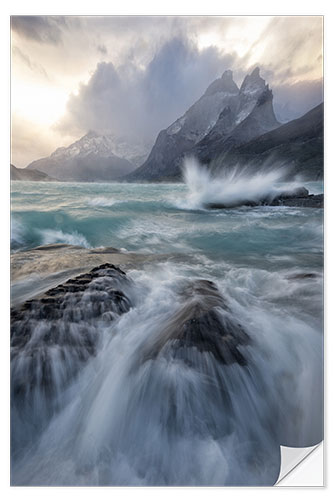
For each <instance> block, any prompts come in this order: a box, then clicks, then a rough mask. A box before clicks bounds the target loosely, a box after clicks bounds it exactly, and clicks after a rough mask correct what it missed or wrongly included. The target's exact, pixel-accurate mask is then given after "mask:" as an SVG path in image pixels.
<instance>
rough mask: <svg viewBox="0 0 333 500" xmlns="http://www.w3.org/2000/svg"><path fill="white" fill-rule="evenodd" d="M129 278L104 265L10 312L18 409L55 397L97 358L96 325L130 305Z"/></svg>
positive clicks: (110, 318)
mask: <svg viewBox="0 0 333 500" xmlns="http://www.w3.org/2000/svg"><path fill="white" fill-rule="evenodd" d="M128 283H129V280H128V278H127V277H126V274H125V273H124V272H123V271H121V270H120V269H119V268H117V267H115V266H113V265H112V264H104V265H101V266H99V267H96V268H94V269H92V270H91V271H90V272H88V273H85V274H81V275H79V276H77V277H76V278H73V279H69V280H67V281H66V282H65V283H64V284H61V285H59V286H57V287H55V288H52V289H50V290H48V291H47V292H46V293H44V294H43V295H42V296H40V297H39V298H36V299H34V300H29V301H27V302H25V303H24V304H23V305H22V306H21V307H19V308H13V309H12V311H11V370H12V375H11V388H12V395H13V400H12V402H13V403H14V404H15V403H17V402H18V401H22V400H24V399H26V398H33V397H34V396H36V395H37V397H39V396H38V393H41V394H43V396H47V397H48V396H55V395H56V394H57V393H58V392H59V391H61V390H62V389H64V388H65V387H66V385H67V384H68V382H69V380H71V379H72V378H73V377H74V376H75V375H76V373H77V372H78V371H79V369H80V368H81V367H82V366H83V365H84V363H85V362H86V361H87V360H88V359H89V358H90V357H91V356H94V355H95V354H96V349H97V345H98V342H99V340H100V339H99V334H98V329H97V324H100V322H103V323H104V324H105V325H108V324H109V323H111V322H112V321H113V320H114V319H116V318H117V317H119V316H120V315H121V314H123V313H125V312H127V311H128V310H129V309H130V307H131V303H130V300H129V299H128V297H127V296H126V295H125V293H124V292H123V291H122V289H124V286H126V285H127V286H128Z"/></svg>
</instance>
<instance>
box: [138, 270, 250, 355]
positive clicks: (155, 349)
mask: <svg viewBox="0 0 333 500" xmlns="http://www.w3.org/2000/svg"><path fill="white" fill-rule="evenodd" d="M182 297H183V298H185V301H184V303H183V304H182V305H181V307H180V309H179V310H178V311H177V313H176V314H175V315H174V316H173V317H172V318H171V319H170V321H168V322H167V323H166V324H165V326H164V328H161V330H160V333H159V334H158V336H157V338H156V339H155V341H154V342H153V344H152V345H150V346H149V347H148V348H146V349H145V352H144V356H143V358H144V360H147V359H154V358H156V357H157V356H159V355H160V354H162V353H163V352H165V350H166V351H168V352H170V350H169V348H170V349H171V351H172V352H173V353H174V354H175V355H177V356H178V355H179V353H180V352H181V351H183V350H184V349H185V350H187V349H190V348H195V349H197V350H198V351H199V352H201V353H210V354H211V355H212V356H214V358H215V359H216V360H217V361H218V362H220V363H222V364H225V365H229V364H233V363H237V364H239V365H246V364H247V362H246V358H245V356H244V354H243V353H242V349H241V347H242V346H245V345H247V344H249V343H250V337H249V335H248V334H247V333H246V332H245V330H244V329H243V327H242V326H241V325H240V324H239V323H238V322H237V320H236V319H235V318H234V317H233V315H232V313H231V311H230V308H229V306H228V305H227V303H226V300H225V299H224V298H223V297H222V295H221V294H220V293H219V291H218V289H217V287H216V285H215V284H214V283H213V282H212V281H208V280H196V281H194V282H192V283H191V284H190V285H188V286H187V287H186V288H185V289H184V290H183V292H182ZM177 351H178V354H177Z"/></svg>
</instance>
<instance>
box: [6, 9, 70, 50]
mask: <svg viewBox="0 0 333 500" xmlns="http://www.w3.org/2000/svg"><path fill="white" fill-rule="evenodd" d="M65 25H66V20H65V18H64V17H60V16H12V17H11V28H12V30H13V31H15V32H16V33H18V34H20V35H21V36H23V37H25V38H28V39H31V40H34V41H36V42H42V43H48V44H54V45H57V44H59V43H60V41H61V37H62V27H64V26H65Z"/></svg>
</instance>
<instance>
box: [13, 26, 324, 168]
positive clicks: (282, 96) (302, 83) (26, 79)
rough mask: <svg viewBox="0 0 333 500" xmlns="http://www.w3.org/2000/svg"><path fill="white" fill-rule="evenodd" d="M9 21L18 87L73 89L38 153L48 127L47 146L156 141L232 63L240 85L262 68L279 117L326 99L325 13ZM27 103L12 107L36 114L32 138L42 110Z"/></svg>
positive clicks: (50, 91)
mask: <svg viewBox="0 0 333 500" xmlns="http://www.w3.org/2000/svg"><path fill="white" fill-rule="evenodd" d="M11 24H12V43H13V47H15V49H14V51H13V58H12V83H13V84H14V85H13V86H16V87H17V88H19V89H20V88H27V87H29V89H30V88H32V87H35V88H36V89H38V88H45V89H46V88H47V89H48V94H49V95H50V96H52V94H54V95H55V97H56V94H57V93H59V91H61V93H62V94H63V95H65V96H68V106H67V110H66V113H65V115H64V116H63V117H62V118H61V114H60V113H61V112H62V111H61V110H62V109H63V107H62V106H61V107H59V113H58V115H57V117H56V120H57V123H56V124H55V125H53V126H50V128H48V129H47V130H45V133H44V134H43V137H44V138H45V142H43V147H42V146H41V147H40V151H39V134H38V133H36V136H35V140H34V150H35V154H36V157H38V156H41V155H42V154H45V147H44V145H45V144H46V142H47V139H46V138H47V133H48V134H49V137H50V140H49V151H48V154H49V153H51V152H52V150H53V149H54V144H55V137H58V138H59V144H57V146H58V145H59V146H60V145H63V144H65V142H66V140H65V138H66V137H69V135H70V136H71V137H74V138H75V139H77V138H79V136H80V135H83V134H84V133H85V132H86V131H87V130H89V129H95V130H97V131H101V132H103V131H110V132H115V133H118V134H122V135H126V136H132V137H133V138H135V139H142V140H148V141H151V140H154V139H155V137H156V135H157V133H158V132H159V131H160V130H161V129H163V128H165V127H167V126H168V125H169V124H170V123H172V121H174V120H175V119H176V118H178V117H179V116H181V115H182V114H183V113H184V112H185V111H186V110H187V109H188V108H189V107H190V106H191V105H192V104H193V103H194V101H195V100H197V99H198V98H199V97H200V96H201V95H202V93H203V92H204V91H205V89H206V88H207V86H208V85H209V84H210V83H211V82H212V81H213V80H214V79H215V78H217V77H219V76H220V75H221V73H222V72H223V71H224V70H225V69H228V68H230V69H232V70H233V72H234V79H235V81H236V83H237V84H238V85H239V84H240V83H241V81H242V79H243V78H244V76H245V75H246V74H247V73H248V72H249V71H251V69H252V68H253V67H254V66H257V65H258V66H260V68H261V74H262V76H263V77H264V78H265V79H266V81H267V82H268V83H269V84H270V87H271V88H272V89H273V93H274V102H275V109H276V111H277V114H278V116H279V119H280V120H283V121H285V120H286V119H292V118H295V117H296V116H300V115H301V114H302V113H303V112H306V111H307V110H308V109H309V108H311V107H313V106H314V105H316V104H317V103H318V100H319V99H321V90H320V87H321V77H322V18H321V17H320V16H294V17H284V16H277V17H269V16H241V17H231V16H228V17H223V16H192V17H191V16H188V17H187V16H183V17H172V16H154V17H150V16H113V17H112V16H65V17H60V16H13V17H12V18H11ZM45 74H46V75H47V76H48V79H47V78H46V77H45ZM80 82H81V84H80ZM316 82H317V83H316ZM318 82H319V83H318ZM37 93H38V91H37ZM13 95H14V94H13ZM15 95H17V94H15ZM50 99H51V100H52V97H50ZM19 101H20V102H19V103H15V102H14V101H13V107H14V108H15V111H17V112H18V113H19V114H20V115H21V117H24V118H28V119H29V120H31V121H30V122H29V123H30V124H29V125H28V124H27V126H28V127H29V128H30V130H29V131H27V134H28V135H29V137H30V138H31V140H33V136H32V134H31V131H32V130H36V131H37V128H38V127H37V123H35V125H36V127H34V126H33V120H34V119H35V115H36V113H34V112H33V111H34V108H33V107H32V106H31V102H29V99H19ZM16 104H18V105H16ZM307 108H308V109H307ZM46 111H47V110H45V114H46ZM53 111H54V106H53V107H52V113H53ZM53 119H54V118H53V115H52V120H53ZM50 122H51V121H50ZM50 122H48V123H50ZM48 126H49V125H48ZM20 130H21V129H20ZM21 146H22V148H23V147H28V146H27V144H25V145H24V144H23V143H21ZM30 150H31V151H32V148H31V147H30V146H29V151H30ZM38 151H39V152H38ZM19 154H20V155H21V156H22V157H23V156H24V150H23V149H22V151H20V152H19ZM28 156H29V159H30V153H29V155H27V158H28Z"/></svg>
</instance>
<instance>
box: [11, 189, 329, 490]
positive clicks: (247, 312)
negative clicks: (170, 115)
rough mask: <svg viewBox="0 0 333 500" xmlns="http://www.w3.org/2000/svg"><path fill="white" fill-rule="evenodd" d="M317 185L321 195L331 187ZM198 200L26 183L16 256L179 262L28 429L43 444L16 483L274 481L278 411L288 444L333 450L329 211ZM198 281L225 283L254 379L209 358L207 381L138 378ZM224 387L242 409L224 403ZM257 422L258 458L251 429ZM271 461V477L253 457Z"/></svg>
mask: <svg viewBox="0 0 333 500" xmlns="http://www.w3.org/2000/svg"><path fill="white" fill-rule="evenodd" d="M303 185H305V186H306V187H307V188H308V189H309V191H310V193H314V194H317V193H320V192H322V183H315V182H313V183H307V184H303ZM195 190H198V186H196V187H195ZM195 190H194V191H195ZM194 191H193V186H192V187H191V185H190V184H149V185H148V184H117V183H114V184H92V183H57V182H54V183H36V182H12V198H11V203H12V205H11V213H12V221H11V228H12V251H13V252H20V251H22V250H28V249H31V248H34V247H36V246H39V245H46V244H51V243H66V244H70V245H79V246H83V247H86V248H96V247H115V248H118V249H122V250H123V251H124V252H125V251H126V252H136V253H152V254H161V255H162V254H163V255H164V256H165V255H170V256H175V255H178V256H179V259H178V261H177V263H175V262H174V261H173V262H171V261H168V259H167V258H164V259H163V260H161V262H159V263H154V264H151V265H147V266H146V267H145V268H144V269H140V270H138V269H133V270H131V271H130V272H129V273H128V275H129V277H130V278H131V279H132V280H133V282H134V283H135V287H136V288H135V291H133V294H134V295H133V296H135V297H136V298H134V302H135V301H136V302H135V303H136V307H135V308H134V309H132V310H131V311H130V312H129V313H127V314H125V315H124V316H122V317H121V318H120V319H119V321H118V322H117V323H116V324H115V326H112V327H110V329H105V327H103V329H101V336H102V338H103V341H102V342H101V348H100V350H99V353H98V354H97V356H96V357H95V358H94V359H93V360H92V361H91V362H90V363H88V366H87V367H86V369H85V370H83V372H82V373H81V375H79V376H78V378H77V379H76V381H75V383H74V384H73V385H72V388H71V389H70V390H72V393H71V395H72V397H71V398H67V399H66V398H65V397H64V402H63V405H62V406H61V405H60V406H61V409H60V411H58V412H57V413H56V414H55V415H54V416H52V417H48V420H47V422H46V423H44V427H43V432H42V433H41V434H40V435H39V436H38V438H37V437H36V434H35V433H34V431H33V430H31V427H29V429H28V428H27V429H25V428H24V425H25V424H24V422H22V421H19V420H17V421H16V420H15V423H14V427H15V425H16V426H17V427H19V426H21V431H22V432H23V433H24V432H27V433H31V436H32V437H31V441H33V442H34V445H33V446H32V445H31V442H29V443H28V444H26V445H25V446H23V449H19V451H17V454H16V455H15V459H14V460H13V468H12V476H13V482H14V483H15V484H56V485H61V484H121V485H124V484H135V485H152V484H155V485H156V484H157V485H170V484H171V485H177V484H183V485H184V484H189V485H194V484H201V485H223V484H235V485H238V484H274V482H275V481H276V479H277V474H278V464H279V450H277V448H276V446H275V444H276V442H275V441H274V440H272V439H271V436H272V435H273V434H274V431H273V429H274V426H275V423H276V421H277V420H276V419H277V412H278V414H279V416H280V417H279V418H280V420H281V422H282V424H281V428H282V427H283V426H284V425H285V432H284V434H283V433H282V434H283V443H282V442H281V443H280V444H286V445H290V446H310V445H312V444H315V443H316V442H319V441H320V440H321V438H322V345H323V340H322V329H323V325H322V323H323V321H322V320H323V318H322V311H323V210H322V209H312V208H293V207H269V206H262V207H238V208H229V209H224V210H207V209H205V208H204V206H205V205H204V204H203V203H202V200H201V199H200V197H199V198H198V197H196V196H194V195H195V192H194ZM207 192H208V196H209V190H208V191H207V190H206V195H207ZM194 279H209V280H211V281H213V282H214V283H215V284H216V285H217V287H218V289H219V291H220V292H221V294H222V295H223V297H225V299H226V300H227V302H228V304H229V305H230V307H231V310H232V315H233V317H234V318H235V319H236V320H237V321H238V322H239V323H240V324H241V325H242V326H243V327H244V328H245V329H246V331H247V332H248V334H249V335H250V336H251V338H252V339H253V342H254V344H253V345H252V346H251V347H249V348H247V355H248V357H249V359H250V360H251V363H252V364H251V363H250V364H249V368H248V369H247V370H246V372H244V371H241V369H240V368H235V367H233V366H223V367H222V368H221V367H220V366H217V364H216V363H215V362H214V361H212V360H210V359H208V358H207V357H204V355H201V356H202V357H201V358H200V362H199V365H200V366H201V367H202V366H203V365H204V366H205V367H206V368H205V369H203V368H202V369H201V368H200V369H198V366H199V365H195V366H196V367H194V368H193V367H192V368H191V366H189V365H186V364H181V363H180V362H179V360H177V359H173V360H172V359H170V358H168V357H167V356H166V357H165V358H163V359H160V360H156V361H155V362H154V363H153V362H150V364H149V363H148V364H147V363H146V364H145V365H144V366H143V367H141V368H136V364H135V361H134V358H135V353H136V352H137V350H138V349H139V346H140V343H142V342H149V341H151V339H152V338H154V335H156V331H157V330H158V325H159V324H160V323H161V322H163V321H164V319H165V317H166V316H170V315H171V316H172V315H173V314H175V313H176V311H177V307H178V305H179V304H178V302H179V298H178V297H179V290H181V288H182V286H183V285H184V283H186V282H188V281H191V280H192V281H193V280H194ZM110 331H111V333H112V335H111V336H110ZM117 333H120V335H117ZM200 363H201V364H200ZM251 367H252V368H251ZM203 373H204V375H203ZM200 374H201V375H200ZM214 377H218V379H219V380H223V381H224V382H223V383H224V384H225V387H226V391H227V392H228V394H229V395H230V398H231V399H230V401H231V402H230V404H226V403H223V404H222V403H221V405H220V406H218V404H217V403H216V401H213V399H214V398H213V399H212V394H214V390H213V389H212V387H213V386H214V384H215V382H213V383H212V384H213V385H212V387H211V386H210V384H211V382H209V383H208V381H211V380H213V378H214ZM214 387H215V386H214ZM161 394H162V395H163V394H164V395H168V396H167V397H166V400H165V399H164V398H163V397H162V398H161ZM170 394H171V395H170ZM138 395H140V397H139V396H138ZM168 398H169V399H168ZM170 398H171V399H170ZM65 400H66V403H65ZM171 400H172V401H173V402H172V405H174V407H175V408H176V410H175V414H176V415H177V418H176V417H175V418H176V423H175V422H171V421H170V418H171V417H170V414H169V411H170V404H171V403H170V401H171ZM198 402H199V403H200V404H199V403H198ZM32 411H33V409H32V410H31V412H32ZM205 412H206V413H205ZM208 415H210V417H209V418H211V420H209V425H208V424H207V421H208V420H207V418H208ZM264 415H265V418H263V416H264ZM17 418H18V417H17ZM251 419H252V421H256V420H257V430H258V433H259V434H260V435H261V436H262V438H260V439H259V438H258V439H259V441H260V446H259V448H258V439H257V438H255V437H254V434H253V432H254V431H253V430H251V432H250V431H247V422H248V421H249V420H251ZM227 420H228V422H227ZM221 422H222V424H221V425H222V427H223V429H224V430H221V429H220V423H221ZM230 422H231V423H230ZM286 422H288V424H286ZM12 425H13V424H12ZM276 425H280V424H276ZM22 426H23V430H22ZM73 426H74V427H73ZM286 426H288V428H287V427H286ZM32 427H33V426H32ZM73 428H74V431H73ZM180 429H181V431H180ZM227 429H228V430H227ZM279 435H280V434H279ZM56 437H57V439H56ZM274 439H275V438H274ZM279 439H280V438H279ZM281 439H282V438H281ZM273 441H274V442H273ZM256 449H257V450H258V449H260V453H261V455H260V456H258V457H257V460H258V464H260V467H261V469H262V472H260V473H259V472H258V471H257V470H254V469H253V467H254V465H253V463H252V462H251V461H250V460H249V457H251V456H253V454H255V453H256V451H255V450H256ZM250 462H251V463H252V465H249V464H250ZM265 464H266V465H265Z"/></svg>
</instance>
